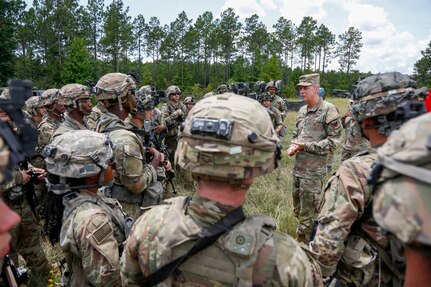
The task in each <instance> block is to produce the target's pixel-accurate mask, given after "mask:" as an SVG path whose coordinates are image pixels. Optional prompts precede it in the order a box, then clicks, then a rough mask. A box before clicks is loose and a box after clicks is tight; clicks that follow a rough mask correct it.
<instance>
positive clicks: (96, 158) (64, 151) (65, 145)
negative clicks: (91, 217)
mask: <svg viewBox="0 0 431 287" xmlns="http://www.w3.org/2000/svg"><path fill="white" fill-rule="evenodd" d="M42 155H43V156H44V157H45V162H46V169H47V171H48V172H49V173H50V174H52V175H55V176H57V177H58V178H59V182H55V183H53V182H50V184H49V185H50V186H49V187H50V189H51V190H52V191H53V192H54V193H55V194H59V195H60V194H65V193H67V192H69V191H71V190H73V189H75V188H83V186H79V187H76V186H71V185H70V184H69V183H68V181H67V179H68V178H69V179H70V178H74V179H77V178H85V177H89V176H93V175H97V174H100V173H103V172H104V171H105V170H106V169H107V168H108V166H109V164H110V162H111V159H112V156H113V151H112V147H111V142H110V141H109V140H108V138H107V136H106V135H105V134H101V133H97V132H94V131H90V130H76V131H70V132H67V133H64V134H62V135H60V136H58V137H55V138H54V139H53V141H52V142H51V143H50V144H48V145H46V146H45V147H44V149H43V151H42ZM101 181H103V176H101V177H100V178H99V185H101ZM86 187H90V186H86Z"/></svg>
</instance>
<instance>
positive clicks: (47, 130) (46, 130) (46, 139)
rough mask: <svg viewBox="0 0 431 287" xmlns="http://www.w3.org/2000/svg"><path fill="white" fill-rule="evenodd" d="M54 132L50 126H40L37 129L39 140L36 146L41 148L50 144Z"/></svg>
mask: <svg viewBox="0 0 431 287" xmlns="http://www.w3.org/2000/svg"><path fill="white" fill-rule="evenodd" d="M54 132H55V128H54V127H53V126H51V125H47V124H45V125H42V126H41V127H40V128H39V138H38V146H39V147H40V148H43V147H44V146H46V145H47V144H50V143H51V140H52V135H53V134H54Z"/></svg>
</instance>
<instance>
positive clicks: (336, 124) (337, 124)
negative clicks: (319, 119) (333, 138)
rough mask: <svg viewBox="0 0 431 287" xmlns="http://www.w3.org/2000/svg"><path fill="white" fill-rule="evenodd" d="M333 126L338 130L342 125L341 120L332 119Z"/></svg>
mask: <svg viewBox="0 0 431 287" xmlns="http://www.w3.org/2000/svg"><path fill="white" fill-rule="evenodd" d="M331 126H332V128H333V129H335V130H338V129H339V128H340V127H341V125H340V121H339V120H335V121H332V122H331Z"/></svg>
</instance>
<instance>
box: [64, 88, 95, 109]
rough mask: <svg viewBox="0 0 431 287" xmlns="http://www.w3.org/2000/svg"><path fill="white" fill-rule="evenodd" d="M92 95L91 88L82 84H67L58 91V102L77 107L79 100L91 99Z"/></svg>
mask: <svg viewBox="0 0 431 287" xmlns="http://www.w3.org/2000/svg"><path fill="white" fill-rule="evenodd" d="M90 97H91V93H90V89H89V88H88V87H87V86H84V85H81V84H67V85H65V86H63V87H62V88H61V89H60V90H59V91H58V103H59V104H61V105H65V106H73V107H75V108H76V107H77V105H76V101H77V100H81V99H89V98H90Z"/></svg>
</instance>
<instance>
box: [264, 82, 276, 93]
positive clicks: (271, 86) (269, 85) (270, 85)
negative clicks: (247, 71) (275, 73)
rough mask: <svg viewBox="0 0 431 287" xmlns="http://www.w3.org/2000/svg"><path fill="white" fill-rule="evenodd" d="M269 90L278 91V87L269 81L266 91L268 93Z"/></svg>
mask: <svg viewBox="0 0 431 287" xmlns="http://www.w3.org/2000/svg"><path fill="white" fill-rule="evenodd" d="M269 88H275V89H277V90H278V87H277V85H276V84H275V81H269V82H268V83H267V84H266V86H265V91H268V89H269Z"/></svg>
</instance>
